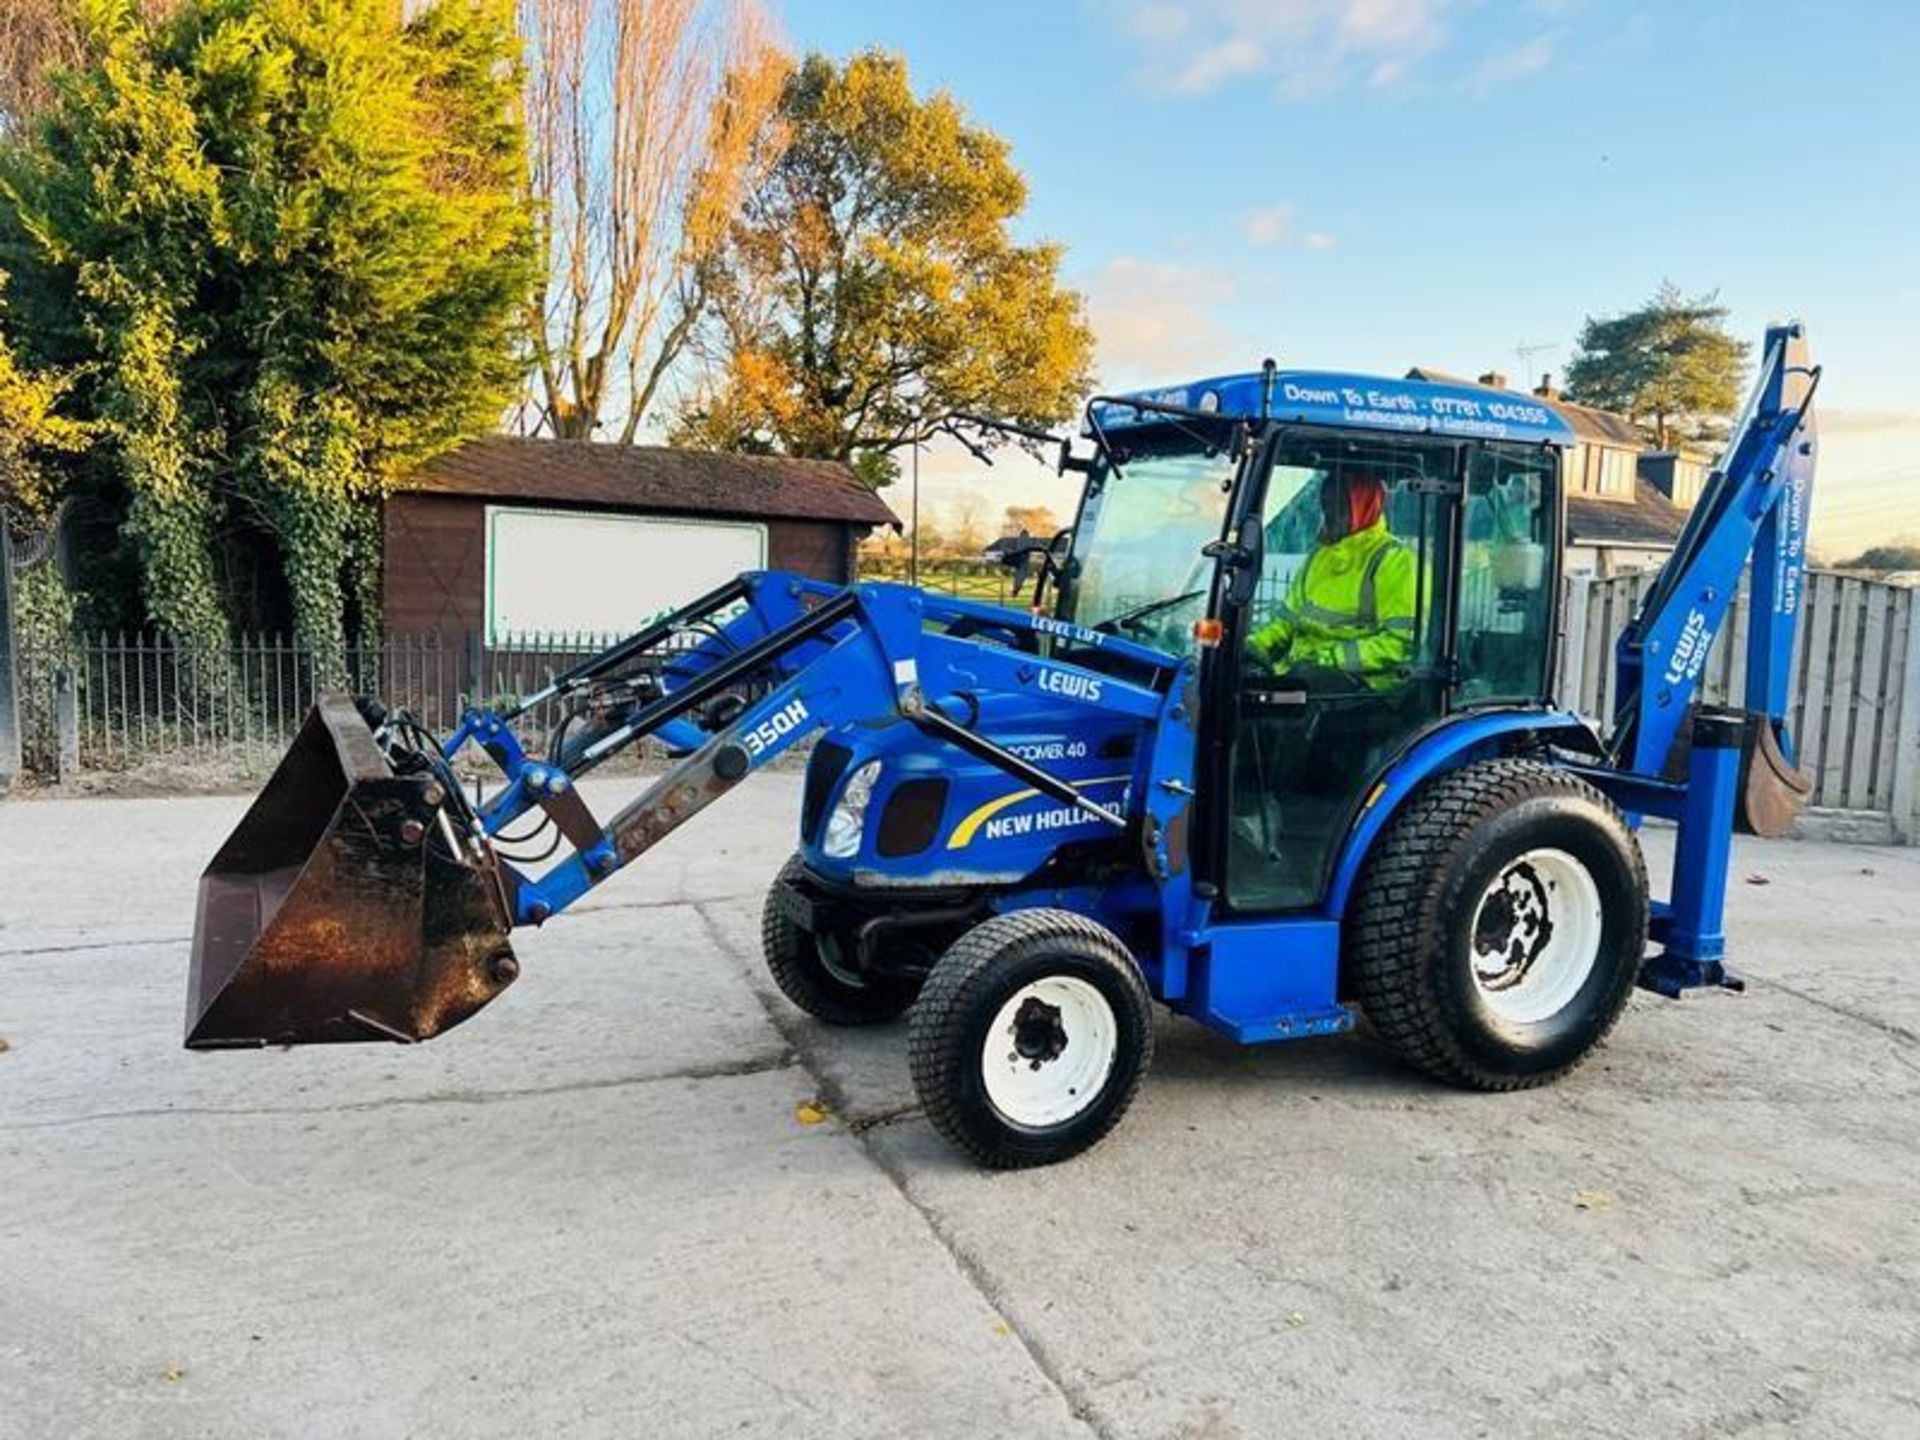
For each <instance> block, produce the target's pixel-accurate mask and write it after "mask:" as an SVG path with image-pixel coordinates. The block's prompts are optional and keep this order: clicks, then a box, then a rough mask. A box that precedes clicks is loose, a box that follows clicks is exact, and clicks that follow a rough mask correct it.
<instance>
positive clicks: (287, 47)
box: [0, 0, 532, 681]
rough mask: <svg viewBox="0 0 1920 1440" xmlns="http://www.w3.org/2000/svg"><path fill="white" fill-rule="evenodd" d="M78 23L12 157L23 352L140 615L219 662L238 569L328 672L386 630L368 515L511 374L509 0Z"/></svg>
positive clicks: (14, 267)
mask: <svg viewBox="0 0 1920 1440" xmlns="http://www.w3.org/2000/svg"><path fill="white" fill-rule="evenodd" d="M404 11H405V13H404V15H403V7H401V6H399V5H397V4H395V3H394V0H182V3H180V4H179V5H178V6H177V7H176V8H175V10H174V12H173V13H172V14H171V15H170V16H169V17H168V18H165V19H162V20H153V19H149V18H147V17H146V16H145V15H144V14H143V13H142V10H141V7H140V6H139V5H138V4H137V3H135V0H88V3H87V4H86V5H85V6H84V7H83V10H82V15H83V19H84V21H85V30H84V36H83V41H84V52H83V56H82V58H81V60H80V61H79V62H78V63H77V64H76V65H75V66H74V67H73V68H72V69H71V70H70V71H69V72H68V73H67V74H66V75H65V76H64V77H61V78H58V79H57V80H56V81H55V83H54V87H53V91H52V98H51V100H50V101H49V103H48V105H47V107H46V110H45V112H44V114H43V115H42V116H41V118H40V119H39V121H38V122H37V124H36V125H35V126H34V127H33V128H32V129H31V130H30V131H28V132H26V133H24V134H21V135H19V136H16V137H14V138H13V139H11V140H10V141H8V142H7V143H6V144H5V145H4V146H0V263H4V264H5V265H6V266H7V268H8V269H9V270H10V271H11V278H10V280H9V283H8V285H7V289H6V296H7V300H8V305H9V308H8V312H7V315H6V317H5V321H6V325H7V333H8V335H9V337H10V339H11V340H12V341H13V343H14V344H15V345H16V347H30V348H31V349H32V350H34V351H35V352H37V353H35V354H34V355H31V356H24V357H23V358H27V359H30V360H32V361H33V362H35V363H37V364H41V365H46V366H58V367H65V368H68V369H70V370H72V371H73V372H74V373H76V374H79V375H81V376H84V377H85V378H84V383H82V384H80V385H77V386H76V388H75V389H74V392H73V395H72V402H73V404H72V408H73V410H74V412H75V414H76V415H77V417H78V418H81V419H83V420H86V421H89V422H91V423H92V424H93V425H94V426H95V427H96V429H97V438H96V444H95V446H94V450H95V452H96V455H95V459H94V461H93V463H92V464H91V466H90V468H89V469H88V471H87V472H86V473H85V475H84V476H83V478H85V479H87V480H88V481H89V483H91V484H93V485H94V486H96V487H97V489H98V491H99V492H100V498H101V499H102V500H103V502H104V503H106V504H109V505H111V506H112V508H113V511H114V513H115V514H117V516H118V518H119V533H120V535H121V537H122V540H123V542H124V544H125V546H126V548H127V550H128V552H129V555H130V558H131V560H132V562H133V564H134V566H135V568H136V569H137V571H138V574H139V581H140V600H141V605H140V610H141V614H140V615H139V616H138V617H136V618H140V619H144V620H148V621H151V622H152V623H155V624H157V625H160V626H162V627H164V628H166V629H168V630H170V631H173V632H174V633H176V634H177V635H179V636H181V637H182V638H183V639H186V640H188V641H190V642H195V643H199V644H204V645H214V644H219V643H221V642H223V641H224V640H225V639H226V638H227V637H228V636H229V634H230V632H231V628H232V626H233V624H234V623H235V622H236V621H241V620H245V621H249V622H251V623H260V621H261V620H262V619H265V618H268V617H264V616H261V615H260V614H257V613H255V614H245V613H241V607H240V606H239V605H238V604H237V603H236V600H235V597H234V595H233V594H232V592H231V587H230V586H228V585H226V584H224V583H223V574H224V573H226V572H227V571H228V570H230V569H231V568H232V566H233V562H234V558H235V557H236V556H237V555H245V554H248V553H259V554H262V555H264V556H266V557H270V558H271V559H272V560H273V561H274V562H275V565H274V569H275V570H276V571H277V574H278V578H279V581H280V584H279V597H280V598H279V601H278V606H277V609H278V614H276V615H275V616H273V617H272V618H274V619H276V620H277V619H279V618H285V619H288V620H290V621H291V624H292V626H293V628H294V630H295V631H296V633H297V634H298V635H299V636H300V637H301V638H302V639H303V640H305V641H306V642H308V644H309V645H310V646H311V647H312V648H313V653H314V655H315V657H316V666H317V669H318V671H319V674H320V676H321V678H322V679H323V680H324V681H334V680H337V679H339V678H340V677H341V673H342V669H343V663H344V646H345V632H346V629H347V627H348V624H349V621H350V619H353V620H357V621H358V623H359V624H360V625H361V626H362V627H364V628H367V629H371V628H373V627H374V626H376V625H377V623H378V580H379V535H378V510H377V504H376V502H377V499H378V497H379V495H380V493H381V491H382V489H383V487H384V486H385V485H386V484H387V483H388V482H389V481H390V480H391V478H392V477H393V476H395V475H396V474H397V473H399V472H400V471H402V470H404V469H406V468H408V467H410V466H412V465H415V464H417V463H418V462H419V461H421V460H422V459H424V458H425V457H427V456H430V455H432V454H434V453H435V452H437V451H439V450H442V449H444V448H446V447H447V446H449V445H451V444H453V443H454V442H455V441H457V440H458V439H460V438H461V437H462V436H464V435H467V434H471V433H473V432H475V431H478V430H483V429H486V428H488V427H489V426H491V425H492V424H493V423H494V422H495V420H496V419H497V417H498V416H499V414H500V413H501V410H502V409H503V408H504V406H505V404H506V402H507V400H508V399H509V397H510V396H511V395H512V393H513V391H514V389H515V387H516V385H517V383H518V380H519V377H520V373H521V371H520V357H519V354H518V349H517V327H518V324H519V322H520V320H521V319H522V317H523V315H524V306H525V303H526V296H527V293H528V286H529V283H530V280H531V276H532V267H531V259H532V251H531V238H532V231H531V225H530V222H529V217H528V210H527V204H526V199H525V195H524V190H523V181H524V174H525V154H524V149H523V146H522V137H521V130H520V128H519V125H518V123H517V120H516V114H515V101H516V97H517V95H518V91H519V82H520V77H519V73H518V70H517V62H516V56H517V45H516V42H515V39H514V34H513V12H512V8H511V0H439V3H435V4H425V5H413V6H410V7H404Z"/></svg>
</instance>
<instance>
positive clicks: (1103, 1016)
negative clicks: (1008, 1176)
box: [980, 975, 1120, 1130]
mask: <svg viewBox="0 0 1920 1440" xmlns="http://www.w3.org/2000/svg"><path fill="white" fill-rule="evenodd" d="M1119 1048H1120V1025H1119V1022H1118V1021H1117V1020H1116V1019H1115V1018H1114V1014H1113V1006H1112V1005H1110V1004H1109V1003H1108V1002H1107V997H1106V996H1104V995H1102V994H1101V993H1100V991H1099V990H1098V989H1096V988H1095V987H1094V986H1093V985H1091V984H1089V983H1088V982H1087V981H1085V980H1081V979H1079V978H1077V977H1076V976H1072V975H1049V976H1047V977H1046V978H1045V979H1042V980H1035V981H1033V982H1031V983H1030V984H1027V985H1023V986H1022V987H1021V988H1020V989H1019V990H1017V991H1015V992H1014V994H1013V995H1012V996H1011V997H1010V998H1009V999H1008V1000H1007V1003H1006V1004H1004V1005H1002V1006H1001V1007H1000V1010H999V1013H998V1014H996V1015H995V1016H994V1017H993V1024H992V1025H990V1026H988V1027H987V1038H986V1042H985V1044H983V1045H982V1046H981V1049H980V1071H981V1076H982V1078H983V1079H984V1080H985V1082H986V1087H987V1099H988V1100H989V1101H991V1102H992V1104H993V1108H994V1109H995V1110H997V1111H999V1112H1000V1114H1001V1115H1002V1116H1003V1117H1004V1118H1006V1119H1007V1120H1008V1121H1010V1122H1011V1123H1013V1124H1015V1125H1022V1126H1026V1127H1027V1128H1029V1129H1036V1130H1037V1129H1043V1128H1045V1127H1047V1126H1051V1125H1059V1124H1061V1123H1062V1122H1064V1121H1067V1120H1071V1119H1073V1117H1074V1116H1076V1115H1078V1114H1080V1113H1081V1112H1082V1111H1083V1110H1085V1109H1086V1108H1087V1107H1088V1106H1089V1105H1091V1104H1092V1103H1093V1102H1094V1100H1095V1098H1097V1097H1098V1096H1099V1094H1100V1092H1101V1090H1102V1089H1103V1088H1104V1087H1105V1086H1106V1083H1107V1077H1108V1076H1109V1075H1111V1074H1112V1073H1113V1064H1114V1060H1115V1058H1116V1056H1117V1055H1118V1053H1119Z"/></svg>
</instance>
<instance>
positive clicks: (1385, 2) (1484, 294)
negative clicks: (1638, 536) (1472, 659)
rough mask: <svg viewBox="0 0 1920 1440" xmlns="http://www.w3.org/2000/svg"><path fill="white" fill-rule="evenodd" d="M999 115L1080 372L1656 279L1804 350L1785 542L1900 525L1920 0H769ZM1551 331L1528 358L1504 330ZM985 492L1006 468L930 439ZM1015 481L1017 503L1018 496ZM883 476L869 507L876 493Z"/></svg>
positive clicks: (1915, 464)
mask: <svg viewBox="0 0 1920 1440" xmlns="http://www.w3.org/2000/svg"><path fill="white" fill-rule="evenodd" d="M780 13H781V18H782V21H783V23H784V26H785V29H786V31H787V34H788V36H789V38H790V40H791V41H792V43H793V44H794V45H795V46H796V47H797V48H801V49H819V50H825V51H828V52H830V53H834V54H847V53H850V52H852V51H854V50H858V49H861V48H863V47H866V46H870V45H880V46H884V47H886V48H889V49H892V50H896V51H898V52H900V53H901V54H903V55H905V56H906V58H907V61H908V63H909V66H910V68H911V70H912V73H913V76H914V82H915V85H916V87H917V88H920V89H921V90H923V91H925V90H930V89H933V88H936V87H937V88H944V89H946V90H948V91H950V92H951V93H952V94H953V95H954V96H956V97H957V98H958V99H959V100H960V101H961V102H962V103H963V104H964V105H965V106H966V108H967V109H968V111H969V112H970V114H971V115H972V117H973V118H974V119H975V120H976V121H978V122H979V123H981V124H984V125H986V126H988V127H990V128H992V129H994V130H996V131H998V132H999V133H1000V134H1001V135H1003V136H1005V137H1006V138H1007V139H1008V140H1009V141H1010V142H1011V143H1012V146H1013V150H1014V157H1015V160H1016V163H1018V164H1019V166H1020V167H1021V169H1022V170H1023V171H1024V172H1025V174H1026V176H1027V178H1028V182H1029V185H1030V190H1031V194H1030V199H1029V205H1028V210H1027V214H1026V216H1025V218H1024V219H1023V221H1022V222H1021V225H1022V229H1023V231H1024V232H1025V233H1026V234H1027V235H1029V236H1033V237H1039V236H1044V237H1047V238H1050V239H1054V240H1058V241H1060V242H1062V243H1063V244H1064V245H1065V246H1066V247H1067V261H1066V278H1067V280H1068V282H1069V283H1071V284H1072V285H1074V286H1075V287H1076V288H1078V289H1080V290H1081V291H1083V292H1084V293H1085V295H1086V297H1087V302H1088V309H1089V313H1090V316H1091V318H1092V320H1093V323H1094V327H1095V330H1096V333H1097V335H1098V337H1099V341H1100V354H1099V372H1100V379H1101V381H1102V382H1103V383H1104V384H1107V385H1111V386H1124V385H1132V384H1142V383H1156V382H1168V381H1173V380H1177V379H1180V378H1183V377H1186V376H1189V375H1195V374H1200V373H1206V372H1219V371H1221V370H1229V369H1241V368H1246V369H1252V368H1254V367H1255V366H1257V364H1258V363H1259V361H1260V360H1261V358H1262V357H1264V356H1266V355H1273V356H1275V357H1276V358H1278V359H1279V360H1280V362H1281V363H1282V364H1283V365H1287V364H1293V365H1300V366H1304V367H1311V368H1345V369H1355V370H1364V371H1379V372H1383V373H1388V374H1397V373H1400V372H1402V371H1404V370H1405V369H1406V368H1407V366H1409V365H1412V364H1416V363H1417V364H1425V365H1432V366H1437V367H1439V368H1442V369H1448V370H1455V371H1461V372H1466V373H1473V374H1478V373H1480V372H1482V371H1484V370H1488V369H1497V370H1500V371H1502V372H1503V373H1506V374H1508V375H1510V376H1516V377H1517V376H1519V375H1521V374H1523V373H1529V374H1532V375H1534V376H1535V377H1537V374H1538V372H1539V371H1541V370H1557V369H1559V368H1561V367H1562V366H1564V365H1565V363H1566V361H1567V359H1568V358H1569V356H1570V355H1571V353H1572V351H1573V339H1574V336H1575V334H1576V333H1577V331H1578V329H1579V326H1580V323H1581V320H1582V319H1583V317H1585V316H1586V315H1588V314H1594V313H1602V314H1603V313H1609V312H1613V311H1617V310H1620V309H1624V308H1627V307H1629V306H1631V305H1633V304H1635V303H1637V302H1639V301H1641V300H1643V299H1645V298H1646V297H1647V296H1648V295H1650V294H1651V293H1652V292H1653V290H1654V289H1655V288H1656V287H1657V286H1658V285H1659V283H1660V282H1661V281H1662V280H1663V279H1671V280H1672V281H1674V282H1675V283H1676V284H1678V285H1680V286H1681V287H1682V288H1683V289H1685V290H1687V291H1689V292H1697V291H1704V290H1715V289H1717V290H1718V291H1719V292H1720V296H1721V299H1722V300H1723V301H1724V302H1725V303H1726V304H1727V305H1728V306H1730V307H1731V309H1732V312H1733V321H1732V323H1733V326H1734V329H1735V331H1736V333H1737V334H1739V335H1740V336H1742V337H1743V338H1750V339H1757V338H1758V336H1759V334H1760V331H1761V329H1762V327H1763V326H1764V325H1765V323H1766V321H1767V320H1768V319H1769V318H1773V317H1778V316H1782V315H1798V316H1799V317H1800V318H1802V319H1804V320H1806V321H1807V322H1808V325H1809V327H1810V329H1811V333H1812V337H1813V341H1814V345H1815V351H1816V355H1817V358H1819V359H1820V360H1821V361H1822V362H1823V363H1825V364H1826V365H1827V366H1828V374H1827V380H1826V382H1825V384H1824V385H1823V387H1822V391H1821V400H1822V407H1821V409H1822V435H1823V442H1824V443H1823V452H1822V466H1821V477H1820V486H1821V489H1820V493H1819V497H1818V499H1817V501H1816V520H1815V539H1816V543H1819V544H1822V545H1824V546H1825V547H1826V548H1828V549H1829V550H1844V549H1846V548H1848V547H1850V546H1852V547H1854V548H1857V544H1856V542H1865V541H1869V540H1872V539H1877V538H1882V537H1884V536H1888V535H1892V534H1895V533H1900V532H1908V533H1911V534H1912V535H1913V536H1914V538H1920V273H1916V267H1917V265H1920V163H1917V162H1916V160H1915V158H1914V147H1915V144H1916V141H1917V140H1920V73H1916V71H1915V68H1914V66H1915V62H1916V60H1917V59H1920V4H1914V3H1911V0H1909V3H1895V0H1858V3H1847V0H1838V3H1833V4H1830V5H1823V6H1808V5H1806V4H1804V3H1799V4H1789V3H1784V0H1779V3H1776V0H1668V3H1663V4H1651V3H1648V4H1640V5H1635V4H1617V3H1606V0H1028V3H1026V4H1017V3H1007V0H958V3H956V0H919V3H915V0H892V3H883V0H786V3H785V4H784V6H783V7H781V11H780ZM1523 342H1524V343H1526V344H1528V345H1537V346H1550V347H1553V348H1551V349H1548V350H1543V351H1539V352H1536V353H1535V354H1533V355H1531V356H1530V357H1528V359H1527V361H1526V363H1525V365H1524V366H1523V362H1522V360H1521V358H1520V357H1519V356H1518V355H1516V353H1515V351H1516V347H1518V346H1519V345H1521V344H1522V343H1523ZM923 473H924V475H925V476H926V477H927V484H928V494H929V495H930V496H932V497H934V500H935V502H936V503H937V504H944V505H947V506H951V505H953V504H955V503H957V502H958V501H959V499H960V498H961V497H962V496H963V495H964V494H966V493H968V492H969V491H971V492H973V493H975V494H977V495H978V496H980V497H981V500H983V501H984V502H985V503H986V504H987V505H988V506H989V508H990V509H991V510H993V511H994V512H995V513H996V514H997V509H998V506H999V505H1000V504H1002V503H1005V501H1006V500H1007V499H1009V498H1031V495H1030V492H1031V490H1032V489H1033V488H1034V487H1040V488H1042V489H1043V490H1044V493H1045V495H1046V497H1047V498H1048V499H1049V500H1051V501H1054V502H1055V503H1057V504H1059V505H1060V506H1062V507H1064V506H1066V505H1067V504H1068V503H1069V502H1070V497H1071V493H1072V492H1071V487H1068V486H1066V485H1065V484H1064V483H1062V482H1047V481H1044V480H1035V479H1034V478H1033V477H1032V475H1031V473H1030V472H1029V471H1028V470H1027V469H1026V468H1025V467H1023V466H1020V465H1018V464H1017V463H1014V462H1003V463H1002V464H1001V465H998V466H996V467H995V468H994V470H991V471H985V470H981V469H980V468H979V467H977V466H972V465H970V463H969V462H964V461H963V460H961V459H959V458H957V457H954V456H951V455H941V456H939V457H937V458H935V459H933V460H932V461H930V463H928V464H927V465H926V466H925V468H924V471H923ZM1016 491H1018V492H1019V493H1018V494H1016V493H1015V492H1016ZM890 498H891V497H890Z"/></svg>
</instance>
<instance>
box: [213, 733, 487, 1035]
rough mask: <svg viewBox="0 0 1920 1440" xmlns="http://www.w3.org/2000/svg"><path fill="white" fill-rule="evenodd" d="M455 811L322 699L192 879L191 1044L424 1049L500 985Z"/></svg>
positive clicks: (481, 880)
mask: <svg viewBox="0 0 1920 1440" xmlns="http://www.w3.org/2000/svg"><path fill="white" fill-rule="evenodd" d="M459 805H460V802H459V797H458V796H457V795H454V794H450V793H449V791H448V787H447V785H446V783H445V781H444V780H443V778H442V777H441V776H440V775H439V774H437V773H435V772H434V771H433V770H431V769H423V770H422V771H421V772H420V773H417V774H396V773H395V772H394V769H393V766H392V765H391V764H390V763H389V762H388V760H387V757H386V756H385V755H384V754H382V752H381V749H380V746H379V745H378V744H377V743H376V742H375V740H374V737H373V733H372V731H370V730H369V729H368V728H367V723H366V721H365V720H363V719H362V718H361V716H360V713H359V712H358V710H356V709H355V707H354V705H353V703H352V701H350V700H348V699H347V698H346V697H344V696H337V695H330V696H325V697H323V698H322V699H321V701H320V703H319V704H317V705H316V706H315V707H314V709H313V711H312V713H311V714H309V715H308V717H307V720H306V723H305V724H304V725H303V726H302V727H301V729H300V733H299V735H298V736H297V737H295V739H294V742H293V745H292V747H291V748H290V749H289V750H288V751H287V754H286V755H285V757H284V758H283V759H282V760H281V762H280V765H279V768H278V769H276V770H275V771H274V773H273V778H272V779H271V780H269V781H268V782H267V786H266V788H265V790H263V791H262V792H261V794H260V797H259V799H257V800H255V801H254V803H253V806H252V808H251V809H249V810H248V811H247V813H246V817H245V818H244V819H242V820H241V822H240V824H239V827H238V828H237V829H235V830H234V832H233V834H232V835H230V836H229V837H228V838H227V842H226V844H225V845H223V846H222V847H221V848H220V852H219V853H218V854H217V855H215V856H214V858H213V863H212V864H210V865H209V866H208V867H207V869H206V873H205V874H203V875H202V876H201V879H200V904H199V911H198V913H197V915H196V917H195V921H194V933H193V960H192V973H191V976H190V978H189V981H188V986H187V1045H188V1047H189V1048H191V1049H216V1048H223V1047H230V1046H251V1045H282V1044H284V1045H299V1044H313V1043H318V1042H327V1041H346V1040H389V1041H402V1042H406V1041H414V1040H425V1039H427V1038H428V1037H430V1036H433V1035H437V1034H439V1033H440V1032H441V1031H442V1030H445V1029H447V1028H449V1027H450V1026H454V1025H457V1024H459V1023H460V1022H461V1021H462V1020H464V1019H466V1018H467V1017H468V1016H469V1015H471V1014H473V1013H474V1012H475V1011H476V1010H478V1009H479V1008H480V1007H481V1006H483V1005H485V1004H486V1003H487V1002H488V1001H489V1000H491V999H493V997H494V996H496V995H498V994H499V993H500V992H501V991H502V990H504V989H505V988H506V987H507V986H508V985H509V984H511V983H512V982H513V979H514V977H515V976H516V975H517V974H518V973H519V966H518V964H517V962H516V961H515V960H514V958H513V952H512V950H511V949H510V948H509V947H508V944H507V909H506V906H505V903H504V898H503V894H502V891H501V882H500V876H499V874H498V871H497V868H496V863H495V861H494V860H493V858H492V856H491V854H490V853H489V852H488V851H487V849H486V848H485V847H484V846H480V845H476V844H474V843H473V842H472V840H471V835H470V831H469V830H468V828H467V827H468V823H469V822H468V819H467V817H466V815H465V813H464V811H462V810H461V809H460V808H459Z"/></svg>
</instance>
